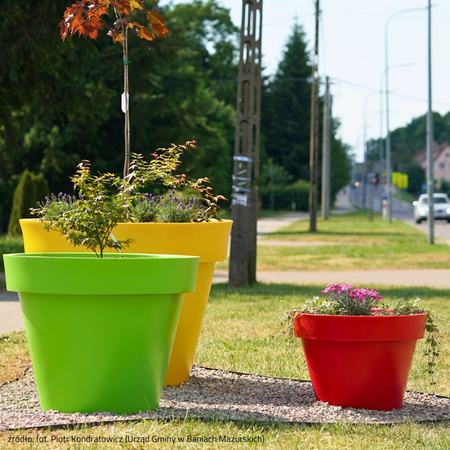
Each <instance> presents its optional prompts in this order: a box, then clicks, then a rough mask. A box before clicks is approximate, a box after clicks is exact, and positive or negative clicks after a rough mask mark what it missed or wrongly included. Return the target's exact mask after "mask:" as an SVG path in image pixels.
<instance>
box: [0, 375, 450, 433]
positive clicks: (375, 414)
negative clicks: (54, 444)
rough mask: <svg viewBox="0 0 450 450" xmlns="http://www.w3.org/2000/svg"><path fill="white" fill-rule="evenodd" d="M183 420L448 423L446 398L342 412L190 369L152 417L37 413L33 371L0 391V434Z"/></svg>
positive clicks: (302, 385) (418, 397)
mask: <svg viewBox="0 0 450 450" xmlns="http://www.w3.org/2000/svg"><path fill="white" fill-rule="evenodd" d="M186 417H191V418H198V419H210V418H219V419H224V420H233V421H239V420H250V421H257V422H296V423H334V422H341V423H344V422H347V423H371V424H395V423H403V422H406V421H412V422H433V421H443V420H450V398H447V397H440V396H436V395H431V394H423V393H418V392H407V393H406V395H405V399H404V404H403V407H402V408H401V409H397V410H393V411H387V412H380V411H369V410H364V409H353V408H342V407H339V406H331V405H329V404H327V403H322V402H319V401H317V400H316V398H315V396H314V391H313V388H312V385H311V383H310V382H308V381H301V380H293V379H280V378H271V377H264V376H258V375H251V374H239V373H234V372H227V371H223V370H217V369H207V368H202V367H194V368H193V370H192V374H191V378H190V380H189V381H187V382H186V383H183V384H182V385H180V386H177V387H166V388H164V390H163V393H162V396H161V401H160V405H159V408H158V409H157V410H155V411H146V412H142V413H139V414H129V415H126V414H124V415H117V414H114V413H108V412H98V413H95V414H80V413H76V414H65V413H60V412H58V411H42V410H41V408H40V407H39V398H38V394H37V390H36V385H35V382H34V376H33V373H32V370H29V371H28V372H27V373H26V374H25V375H24V376H23V377H22V378H21V379H19V380H16V381H14V382H11V383H6V384H4V385H3V386H1V387H0V430H8V429H18V428H37V427H55V426H64V425H74V424H86V423H91V424H95V423H99V422H115V421H117V422H118V421H130V420H140V419H176V418H183V419H184V418H186Z"/></svg>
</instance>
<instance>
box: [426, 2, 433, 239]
mask: <svg viewBox="0 0 450 450" xmlns="http://www.w3.org/2000/svg"><path fill="white" fill-rule="evenodd" d="M427 9H428V111H427V169H428V170H427V194H428V243H429V244H434V198H433V194H434V180H433V110H432V104H431V101H432V93H431V0H428V8H427Z"/></svg>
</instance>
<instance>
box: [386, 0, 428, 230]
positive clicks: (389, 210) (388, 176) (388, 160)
mask: <svg viewBox="0 0 450 450" xmlns="http://www.w3.org/2000/svg"><path fill="white" fill-rule="evenodd" d="M429 1H430V0H429ZM428 8H429V6H428V7H424V8H411V9H402V10H400V11H396V12H395V13H394V14H391V15H390V16H389V17H388V19H387V21H386V25H385V28H384V44H385V45H384V55H385V76H386V77H385V88H386V190H387V220H388V222H389V223H391V222H392V193H391V174H392V167H391V132H390V128H389V58H388V31H389V24H390V23H391V21H392V19H393V18H394V17H397V16H398V15H400V14H405V13H409V12H416V11H424V10H425V9H428Z"/></svg>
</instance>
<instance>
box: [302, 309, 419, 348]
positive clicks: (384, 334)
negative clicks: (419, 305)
mask: <svg viewBox="0 0 450 450" xmlns="http://www.w3.org/2000/svg"><path fill="white" fill-rule="evenodd" d="M426 316H427V313H420V314H411V315H407V316H405V315H403V316H392V315H390V316H337V315H336V316H334V315H325V314H299V315H297V316H296V317H293V322H294V332H295V336H296V337H299V338H302V339H313V340H323V341H348V342H354V341H368V342H369V341H372V342H376V341H408V340H417V339H422V338H423V336H424V333H425V321H426Z"/></svg>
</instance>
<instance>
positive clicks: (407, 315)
mask: <svg viewBox="0 0 450 450" xmlns="http://www.w3.org/2000/svg"><path fill="white" fill-rule="evenodd" d="M294 313H299V315H302V316H310V317H311V316H312V317H348V318H351V317H357V318H358V319H363V318H366V319H375V318H386V317H414V316H426V315H427V313H426V312H423V313H417V314H400V315H395V316H394V315H392V314H390V315H388V314H383V315H380V314H378V315H374V316H350V315H343V314H312V313H302V312H300V311H298V310H296V309H293V310H292V311H290V314H291V315H292V314H294Z"/></svg>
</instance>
